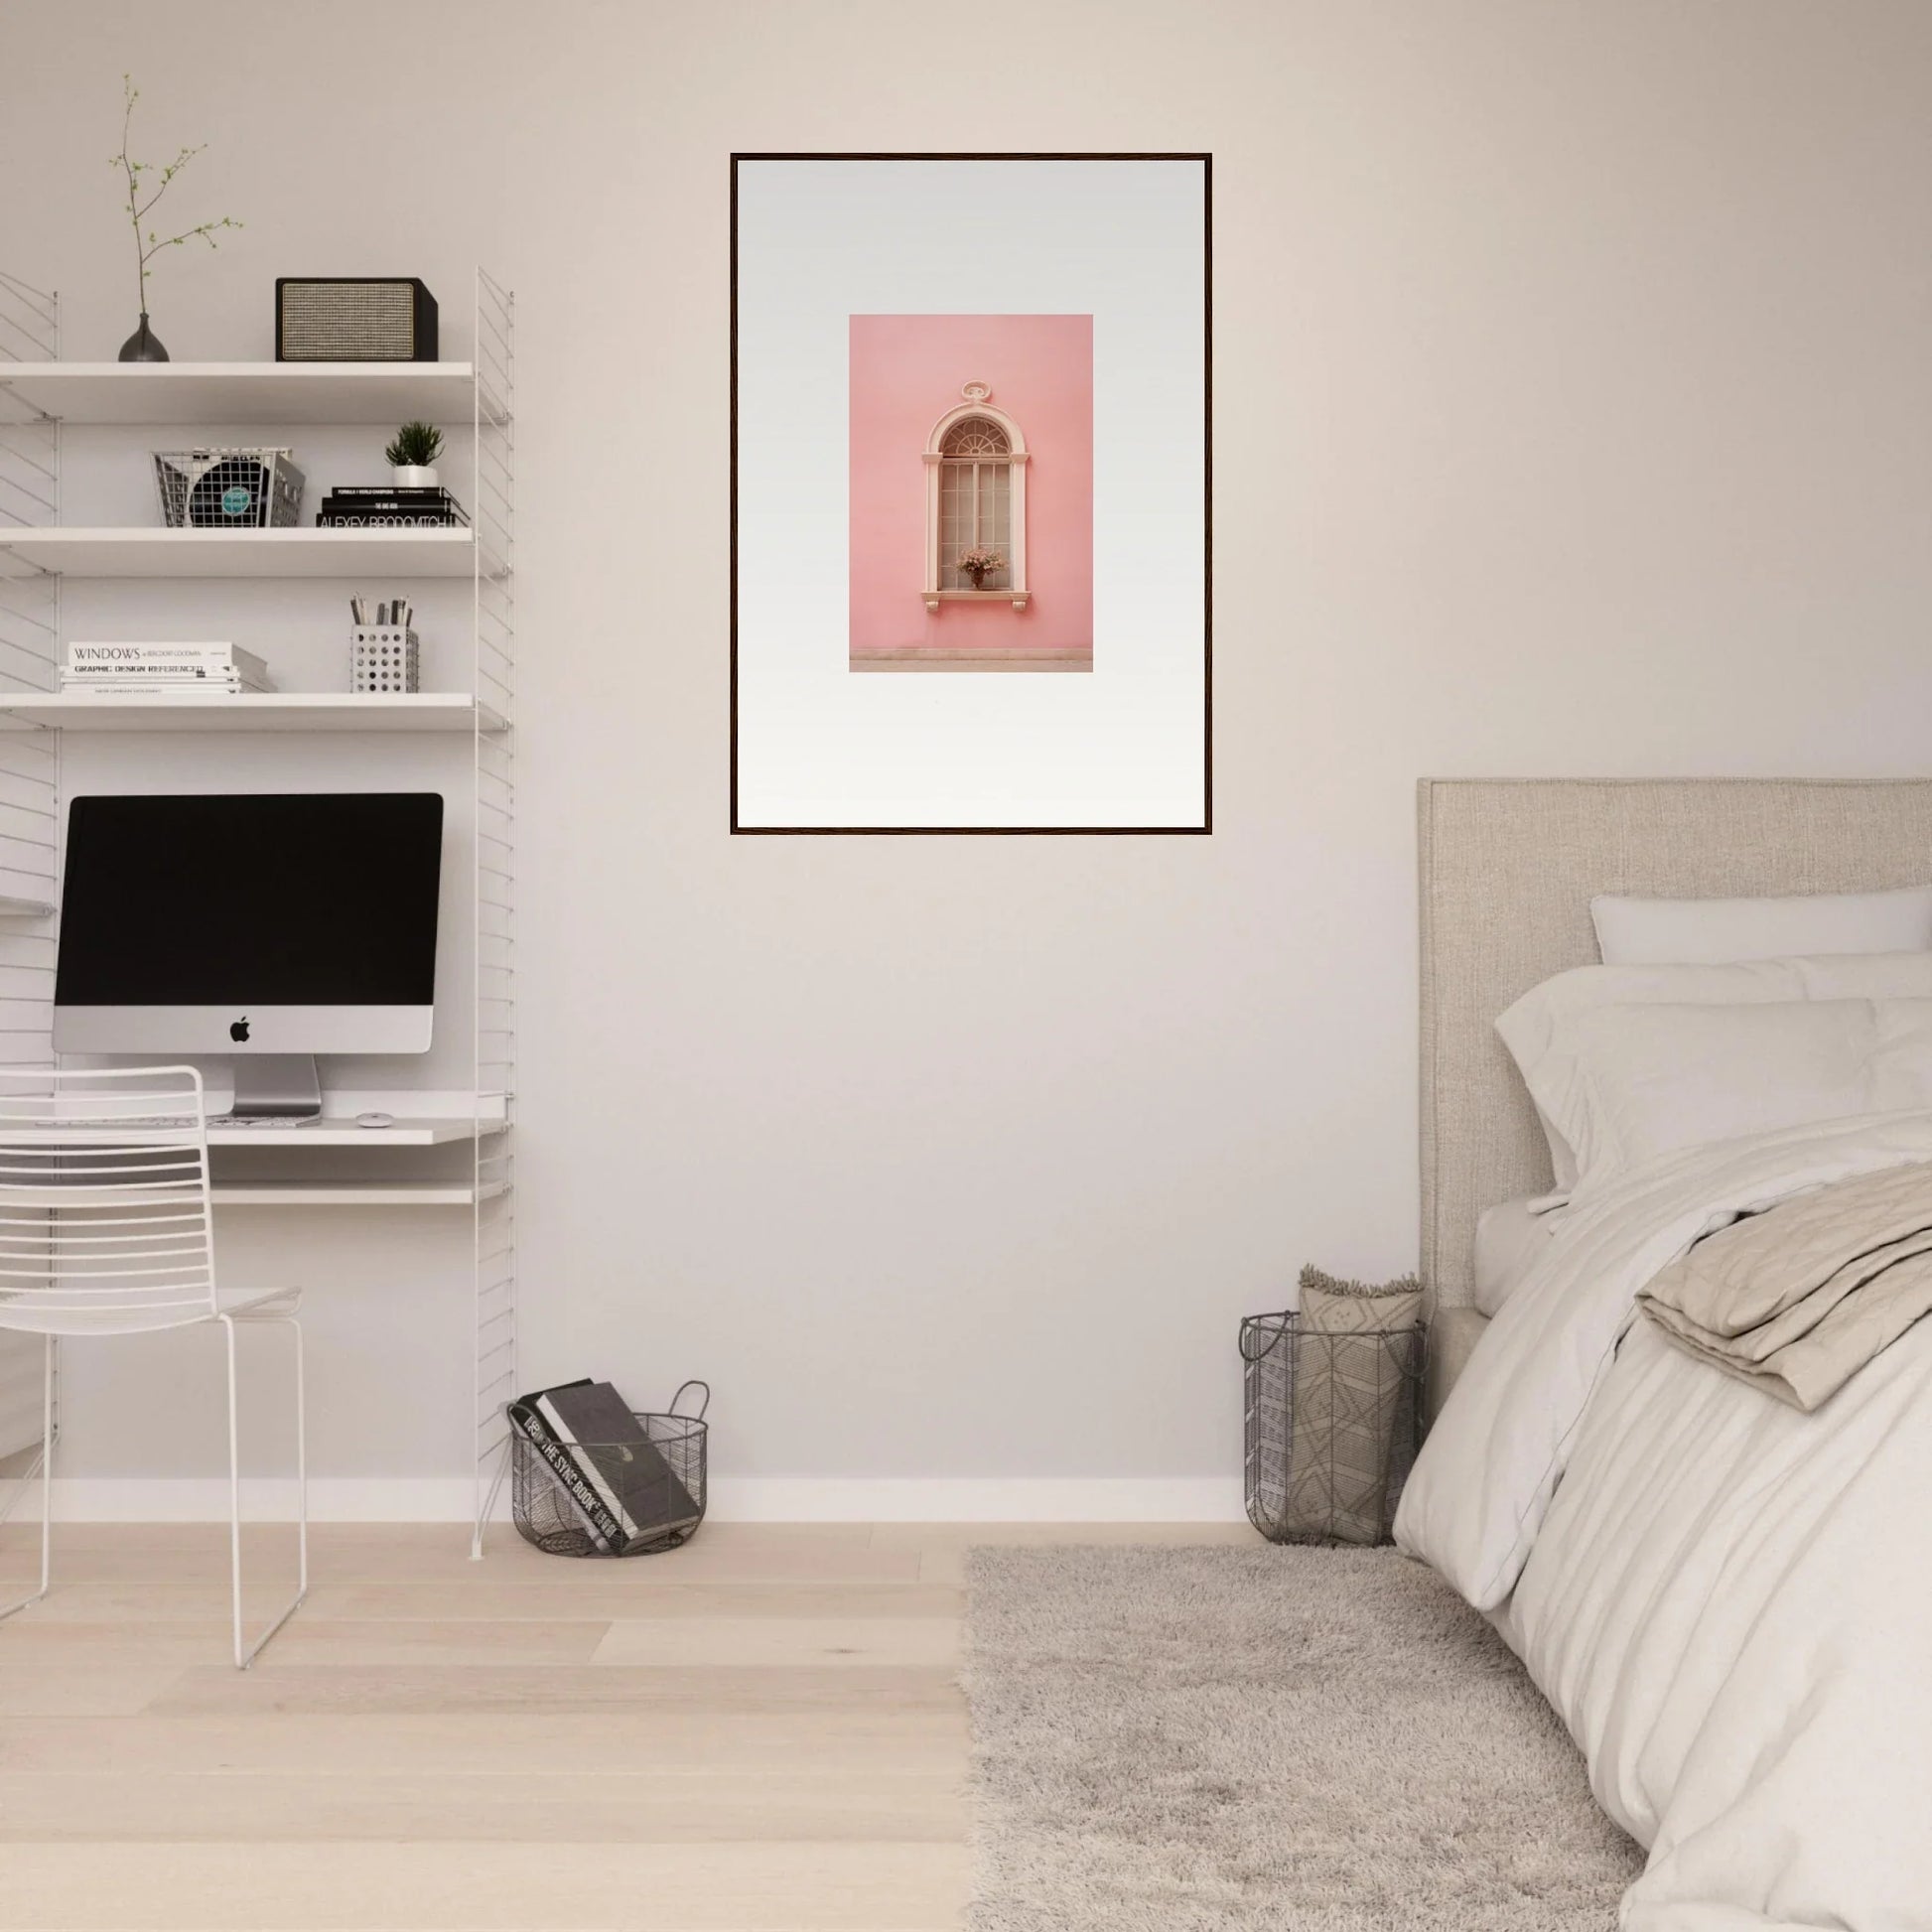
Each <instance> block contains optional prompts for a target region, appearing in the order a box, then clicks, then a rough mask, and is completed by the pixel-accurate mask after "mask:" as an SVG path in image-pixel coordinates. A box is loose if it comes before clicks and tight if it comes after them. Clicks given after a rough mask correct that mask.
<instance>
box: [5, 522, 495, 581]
mask: <svg viewBox="0 0 1932 1932" xmlns="http://www.w3.org/2000/svg"><path fill="white" fill-rule="evenodd" d="M0 556H5V557H18V558H19V559H20V560H21V561H22V562H23V563H28V564H32V565H34V566H35V567H36V568H37V569H40V570H51V571H59V572H60V573H61V574H62V575H63V576H67V577H363V576H376V575H380V576H381V577H383V578H384V579H385V580H386V579H393V578H399V577H400V578H408V577H468V576H469V575H470V574H471V572H472V571H473V570H474V569H475V567H476V558H477V543H476V537H475V534H474V533H473V532H472V531H470V530H467V529H448V530H320V529H314V528H309V529H292V530H156V529H147V528H142V527H139V526H132V527H129V528H126V529H94V530H88V529H60V530H22V529H7V530H0ZM485 569H486V572H487V571H491V570H493V569H494V566H493V564H490V563H488V561H487V559H486V560H485Z"/></svg>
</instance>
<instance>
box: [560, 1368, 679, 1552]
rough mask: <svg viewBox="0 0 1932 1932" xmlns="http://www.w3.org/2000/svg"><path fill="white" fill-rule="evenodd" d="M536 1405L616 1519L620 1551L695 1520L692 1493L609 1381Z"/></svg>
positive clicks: (576, 1386) (580, 1385) (572, 1388)
mask: <svg viewBox="0 0 1932 1932" xmlns="http://www.w3.org/2000/svg"><path fill="white" fill-rule="evenodd" d="M535 1406H536V1409H537V1412H538V1414H539V1415H541V1416H542V1418H543V1419H544V1421H545V1422H546V1423H547V1424H548V1425H549V1426H550V1430H551V1433H552V1435H553V1436H555V1438H556V1439H557V1441H558V1443H559V1444H560V1445H561V1446H562V1447H563V1448H564V1449H566V1451H567V1452H568V1453H569V1455H570V1458H571V1460H572V1461H573V1462H575V1463H576V1464H577V1466H578V1467H579V1468H580V1469H582V1470H583V1472H584V1474H585V1476H586V1477H588V1479H589V1480H590V1482H591V1484H592V1485H593V1487H594V1488H595V1489H596V1491H597V1493H598V1496H599V1497H600V1499H601V1500H602V1501H603V1503H604V1505H605V1507H606V1508H607V1509H608V1510H609V1511H610V1512H611V1514H612V1515H613V1516H615V1517H616V1518H617V1520H618V1525H619V1528H620V1530H621V1533H622V1537H623V1547H625V1548H630V1547H634V1546H636V1545H638V1544H643V1543H654V1542H656V1541H657V1540H658V1539H659V1538H660V1537H664V1536H668V1535H670V1534H671V1533H672V1532H673V1531H676V1530H680V1529H686V1528H688V1527H689V1526H690V1525H691V1524H693V1523H695V1522H697V1520H698V1515H699V1511H698V1506H697V1504H696V1502H695V1501H693V1500H692V1496H691V1492H690V1490H688V1489H687V1488H686V1487H685V1486H684V1484H683V1482H682V1481H681V1480H680V1479H679V1477H678V1473H677V1471H676V1470H675V1469H673V1468H672V1467H671V1465H670V1463H669V1462H667V1461H666V1460H665V1459H664V1454H663V1451H662V1450H661V1449H658V1447H657V1445H656V1444H655V1443H653V1442H652V1441H651V1440H650V1437H649V1436H648V1435H647V1434H646V1433H645V1431H644V1426H643V1425H642V1424H641V1423H640V1422H639V1421H638V1420H637V1419H636V1417H635V1416H633V1415H632V1414H631V1413H630V1405H629V1404H628V1403H626V1402H625V1401H624V1399H623V1398H622V1396H621V1395H620V1394H619V1393H618V1392H617V1390H616V1389H615V1388H614V1387H613V1386H612V1385H611V1384H610V1383H609V1382H575V1383H570V1384H567V1385H566V1386H564V1387H563V1388H557V1389H546V1390H545V1391H544V1392H543V1393H542V1394H541V1395H539V1396H538V1397H537V1398H536V1405H535Z"/></svg>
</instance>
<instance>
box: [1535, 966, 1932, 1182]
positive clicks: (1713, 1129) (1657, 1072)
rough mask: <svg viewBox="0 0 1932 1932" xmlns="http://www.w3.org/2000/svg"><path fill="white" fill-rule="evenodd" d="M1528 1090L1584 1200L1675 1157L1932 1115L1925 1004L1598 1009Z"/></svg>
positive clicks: (1554, 1050) (1928, 1008) (1559, 1042)
mask: <svg viewBox="0 0 1932 1932" xmlns="http://www.w3.org/2000/svg"><path fill="white" fill-rule="evenodd" d="M1534 1091H1535V1093H1536V1100H1537V1105H1538V1106H1539V1107H1540V1108H1541V1109H1542V1111H1543V1113H1544V1115H1545V1116H1546V1118H1548V1119H1549V1120H1550V1121H1551V1122H1552V1123H1554V1124H1555V1126H1556V1127H1557V1129H1558V1130H1559V1131H1560V1132H1561V1133H1562V1134H1563V1136H1564V1138H1565V1140H1566V1141H1567V1142H1568V1143H1569V1145H1570V1147H1571V1150H1572V1151H1573V1153H1574V1154H1575V1156H1576V1160H1577V1168H1578V1173H1577V1179H1576V1182H1575V1185H1574V1188H1573V1190H1572V1199H1573V1200H1575V1199H1581V1198H1582V1197H1584V1196H1585V1195H1586V1194H1588V1193H1591V1192H1594V1191H1595V1190H1597V1189H1599V1188H1601V1187H1603V1186H1604V1185H1606V1184H1607V1183H1608V1182H1610V1181H1612V1180H1614V1179H1615V1178H1616V1177H1617V1176H1618V1175H1619V1174H1622V1173H1625V1172H1627V1171H1628V1170H1629V1169H1631V1168H1633V1167H1636V1166H1637V1165H1639V1164H1640V1163H1642V1162H1645V1161H1650V1160H1654V1159H1655V1158H1656V1157H1657V1156H1658V1155H1661V1154H1670V1153H1675V1152H1677V1151H1678V1150H1679V1149H1682V1148H1689V1147H1704V1146H1708V1145H1709V1144H1710V1143H1712V1142H1715V1141H1730V1140H1736V1139H1737V1138H1738V1137H1739V1136H1741V1135H1746V1134H1767V1133H1770V1132H1772V1131H1774V1130H1775V1129H1778V1128H1782V1127H1802V1126H1805V1125H1806V1124H1808V1123H1810V1122H1812V1121H1826V1120H1842V1119H1846V1118H1849V1117H1851V1116H1853V1115H1856V1114H1889V1113H1903V1112H1921V1111H1932V999H1921V1000H1811V1001H1805V1000H1791V1001H1780V1002H1778V1003H1776V1004H1770V1003H1764V1002H1759V1003H1756V1004H1751V1005H1744V1006H1628V1007H1598V1008H1595V1009H1593V1010H1592V1011H1589V1012H1585V1013H1579V1014H1577V1015H1575V1016H1574V1017H1573V1018H1572V1019H1571V1020H1570V1021H1568V1022H1567V1023H1566V1024H1565V1025H1564V1026H1562V1027H1561V1028H1559V1030H1558V1032H1557V1035H1556V1037H1555V1039H1554V1041H1553V1042H1552V1047H1551V1050H1550V1051H1549V1052H1548V1053H1546V1054H1545V1056H1544V1058H1543V1060H1542V1062H1541V1064H1540V1065H1539V1067H1538V1069H1537V1076H1536V1086H1535V1088H1534Z"/></svg>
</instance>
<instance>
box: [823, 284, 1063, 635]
mask: <svg viewBox="0 0 1932 1932" xmlns="http://www.w3.org/2000/svg"><path fill="white" fill-rule="evenodd" d="M851 345H852V350H851V352H852V376H851V533H852V534H851V641H852V647H853V648H854V649H855V650H859V649H865V648H868V647H872V648H877V647H882V646H887V645H903V644H959V645H967V644H988V645H993V646H998V647H1002V648H1012V647H1015V646H1021V645H1026V646H1037V647H1038V648H1040V649H1043V650H1045V649H1064V648H1066V647H1067V646H1069V645H1077V646H1086V645H1090V644H1091V643H1092V641H1093V318H1092V317H1091V316H854V317H853V318H852V329H851ZM975 381H977V382H985V383H987V384H989V385H990V386H991V388H992V391H993V394H992V401H993V402H994V404H995V405H996V406H997V407H999V408H1000V409H1003V410H1004V411H1005V412H1006V413H1007V414H1008V415H1009V416H1011V417H1012V418H1013V419H1014V420H1015V421H1016V422H1017V423H1018V424H1019V425H1020V429H1021V433H1022V434H1023V435H1024V436H1025V437H1026V439H1027V448H1028V450H1029V451H1030V452H1031V462H1030V465H1029V468H1028V473H1027V585H1028V590H1029V592H1030V602H1029V605H1028V608H1027V609H1026V610H1025V611H1016V610H1014V609H1013V607H1012V606H1011V605H1010V604H1004V603H1002V604H976V605H968V604H946V605H943V606H942V607H941V608H940V610H939V611H937V612H928V611H927V610H926V608H925V605H924V603H923V602H922V601H921V598H920V595H919V592H920V589H921V586H922V584H923V582H924V577H925V472H924V466H923V465H922V464H921V462H920V455H919V453H920V452H921V451H922V450H923V449H924V448H925V442H926V437H927V436H928V435H929V434H930V433H931V430H932V426H933V424H934V423H936V422H937V421H938V420H939V418H940V417H941V416H943V415H944V414H945V413H946V412H947V410H949V409H951V408H953V407H954V406H955V405H957V404H958V403H959V401H960V400H961V398H960V387H961V385H962V384H963V383H967V382H975Z"/></svg>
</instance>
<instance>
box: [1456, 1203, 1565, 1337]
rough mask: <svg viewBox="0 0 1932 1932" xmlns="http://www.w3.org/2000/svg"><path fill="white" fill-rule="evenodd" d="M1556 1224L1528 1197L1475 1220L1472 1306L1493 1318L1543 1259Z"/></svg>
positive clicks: (1486, 1211)
mask: <svg viewBox="0 0 1932 1932" xmlns="http://www.w3.org/2000/svg"><path fill="white" fill-rule="evenodd" d="M1558 1225H1559V1223H1558V1222H1557V1221H1556V1220H1554V1219H1552V1217H1551V1215H1550V1213H1549V1212H1548V1210H1546V1209H1543V1208H1541V1207H1540V1206H1539V1205H1538V1203H1537V1202H1536V1201H1535V1200H1533V1199H1532V1198H1531V1197H1530V1196H1529V1195H1527V1194H1521V1195H1518V1196H1517V1198H1516V1199H1515V1200H1505V1201H1498V1202H1497V1203H1496V1204H1495V1206H1494V1207H1485V1208H1484V1209H1483V1210H1482V1212H1481V1213H1480V1214H1478V1215H1477V1216H1476V1248H1475V1304H1476V1308H1477V1309H1478V1310H1479V1311H1481V1312H1482V1313H1484V1314H1494V1313H1495V1312H1496V1311H1497V1310H1498V1309H1499V1308H1501V1307H1502V1305H1503V1304H1504V1303H1505V1302H1507V1301H1508V1300H1509V1298H1510V1297H1511V1296H1512V1295H1514V1294H1515V1293H1516V1289H1517V1286H1518V1284H1519V1283H1521V1282H1523V1281H1525V1280H1526V1279H1527V1278H1528V1276H1529V1272H1530V1270H1531V1269H1532V1268H1534V1267H1535V1266H1536V1264H1537V1263H1538V1262H1539V1261H1541V1260H1542V1259H1543V1252H1544V1250H1545V1249H1546V1248H1548V1247H1549V1245H1550V1240H1551V1237H1552V1236H1553V1235H1554V1234H1555V1232H1556V1230H1557V1227H1558Z"/></svg>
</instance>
